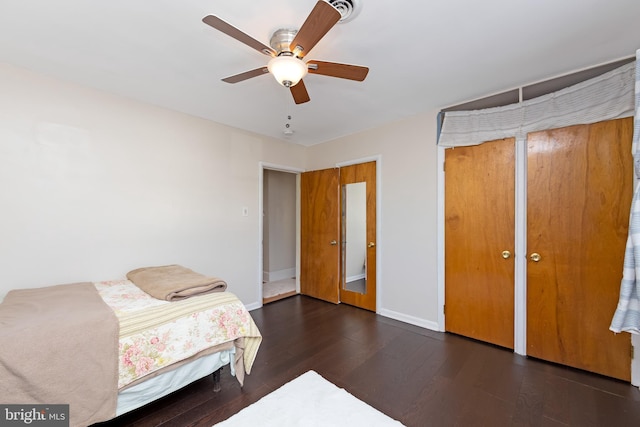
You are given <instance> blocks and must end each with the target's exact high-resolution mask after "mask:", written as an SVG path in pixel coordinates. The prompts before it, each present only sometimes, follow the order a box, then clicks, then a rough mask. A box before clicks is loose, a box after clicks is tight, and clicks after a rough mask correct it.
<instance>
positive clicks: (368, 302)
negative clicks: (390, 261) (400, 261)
mask: <svg viewBox="0 0 640 427" xmlns="http://www.w3.org/2000/svg"><path fill="white" fill-rule="evenodd" d="M340 188H341V192H342V198H341V203H342V209H340V211H341V214H342V220H341V229H342V239H341V240H342V241H341V262H342V268H341V272H340V276H341V282H342V285H341V286H340V301H341V302H343V303H345V304H349V305H355V306H356V307H360V308H364V309H365V310H370V311H376V162H367V163H358V164H355V165H350V166H344V167H342V168H340ZM350 190H351V191H350ZM347 236H348V237H347ZM358 273H361V275H362V276H364V277H358ZM350 278H353V280H350Z"/></svg>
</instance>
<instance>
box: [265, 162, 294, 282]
mask: <svg viewBox="0 0 640 427" xmlns="http://www.w3.org/2000/svg"><path fill="white" fill-rule="evenodd" d="M262 200H263V208H262V210H263V212H264V217H263V229H264V233H263V234H264V239H263V250H264V254H263V259H264V264H263V270H264V278H265V280H267V281H274V280H282V279H289V278H291V277H294V276H295V274H296V174H293V173H288V172H281V171H276V170H269V169H265V171H264V193H263V196H262Z"/></svg>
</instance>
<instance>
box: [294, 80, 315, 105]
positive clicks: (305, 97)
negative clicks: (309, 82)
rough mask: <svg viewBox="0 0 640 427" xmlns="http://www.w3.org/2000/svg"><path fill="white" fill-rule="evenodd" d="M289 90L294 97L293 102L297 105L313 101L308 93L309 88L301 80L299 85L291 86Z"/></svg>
mask: <svg viewBox="0 0 640 427" xmlns="http://www.w3.org/2000/svg"><path fill="white" fill-rule="evenodd" d="M289 89H291V95H293V100H294V101H295V102H296V104H304V103H305V102H309V101H310V100H311V98H309V92H307V88H306V87H305V85H304V82H303V81H302V80H300V81H299V82H298V84H297V85H295V86H291V87H290V88H289Z"/></svg>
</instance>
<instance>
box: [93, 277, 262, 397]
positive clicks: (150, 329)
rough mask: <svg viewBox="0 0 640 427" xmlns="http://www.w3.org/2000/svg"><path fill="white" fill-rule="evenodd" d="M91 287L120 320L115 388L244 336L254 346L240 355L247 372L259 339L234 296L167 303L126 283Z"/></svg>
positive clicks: (202, 297)
mask: <svg viewBox="0 0 640 427" xmlns="http://www.w3.org/2000/svg"><path fill="white" fill-rule="evenodd" d="M94 285H95V287H96V288H97V289H98V292H99V293H100V295H101V297H102V299H103V300H104V301H105V302H106V303H107V305H109V306H110V307H111V308H112V309H113V311H114V312H115V313H116V316H117V317H118V320H119V321H120V339H119V348H118V353H119V357H118V371H119V378H118V388H122V387H124V386H126V385H127V384H130V383H131V382H133V381H135V380H137V379H139V378H141V377H144V376H145V375H148V374H150V373H152V372H155V371H157V370H159V369H162V368H164V367H167V366H169V365H171V364H173V363H175V362H179V361H181V360H184V359H187V358H189V357H191V356H193V355H196V354H197V353H199V352H201V351H203V350H206V349H207V348H210V347H213V346H216V345H219V344H223V343H227V342H230V341H234V340H236V339H238V338H242V337H244V338H245V339H247V340H249V342H250V343H252V345H251V346H249V347H250V348H255V349H254V350H253V351H251V352H250V353H249V354H247V352H246V351H245V352H244V365H245V366H244V369H245V370H246V372H247V373H250V372H251V365H252V364H253V360H254V359H255V353H256V352H257V348H258V346H259V344H260V341H261V339H262V337H261V336H260V332H259V331H258V329H257V327H256V325H255V323H254V322H253V319H252V318H251V316H250V314H249V312H248V311H247V309H246V308H245V306H244V305H243V304H242V302H241V301H240V300H239V299H238V298H237V297H236V296H235V295H234V294H232V293H230V292H217V293H213V294H207V295H203V296H198V297H192V298H187V299H184V300H181V301H174V302H169V301H164V300H159V299H156V298H153V297H152V296H150V295H148V294H147V293H145V292H144V291H142V290H141V289H139V288H138V287H137V286H136V285H134V284H133V283H132V282H130V281H129V280H126V279H123V280H113V281H104V282H95V283H94Z"/></svg>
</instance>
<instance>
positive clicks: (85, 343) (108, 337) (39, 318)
mask: <svg viewBox="0 0 640 427" xmlns="http://www.w3.org/2000/svg"><path fill="white" fill-rule="evenodd" d="M0 343H2V344H1V345H0V379H1V381H0V402H2V403H3V404H11V403H15V404H29V403H33V404H59V403H67V404H69V405H70V406H69V411H70V425H71V426H87V425H90V424H93V423H95V422H99V421H105V420H108V419H110V418H113V417H114V416H115V413H116V403H117V395H118V390H117V387H118V353H117V350H118V321H117V318H116V316H115V314H114V313H113V311H112V310H111V309H110V308H109V307H108V306H107V305H106V304H105V303H104V302H103V300H102V298H100V295H99V294H98V292H97V290H96V288H95V287H94V286H93V284H92V283H74V284H69V285H58V286H51V287H47V288H39V289H20V290H13V291H10V292H9V293H8V294H7V296H6V297H5V299H4V301H3V302H2V303H1V304H0Z"/></svg>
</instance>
